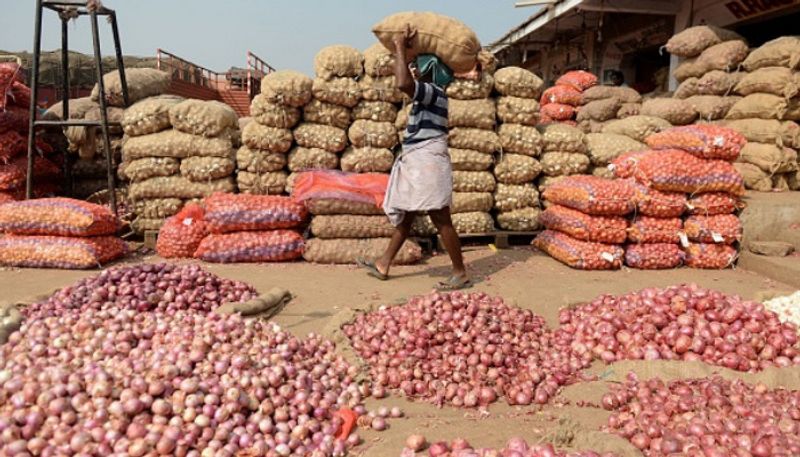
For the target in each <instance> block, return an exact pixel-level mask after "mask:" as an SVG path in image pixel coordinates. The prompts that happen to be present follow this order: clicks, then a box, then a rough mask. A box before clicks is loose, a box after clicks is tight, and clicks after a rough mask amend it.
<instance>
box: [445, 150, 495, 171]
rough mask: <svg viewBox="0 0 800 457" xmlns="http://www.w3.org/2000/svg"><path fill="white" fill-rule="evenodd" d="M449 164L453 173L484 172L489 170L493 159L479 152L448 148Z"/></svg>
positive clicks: (489, 155)
mask: <svg viewBox="0 0 800 457" xmlns="http://www.w3.org/2000/svg"><path fill="white" fill-rule="evenodd" d="M449 152H450V163H451V164H452V165H453V170H455V171H485V170H488V169H489V168H491V166H492V164H493V163H494V157H493V156H492V155H491V154H486V153H483V152H480V151H472V150H470V149H458V148H450V149H449Z"/></svg>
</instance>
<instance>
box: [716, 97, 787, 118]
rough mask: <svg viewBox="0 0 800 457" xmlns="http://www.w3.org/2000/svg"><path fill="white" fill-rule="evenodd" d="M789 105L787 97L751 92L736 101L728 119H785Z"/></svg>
mask: <svg viewBox="0 0 800 457" xmlns="http://www.w3.org/2000/svg"><path fill="white" fill-rule="evenodd" d="M787 108H788V105H787V103H786V99H784V98H783V97H779V96H777V95H770V94H750V95H748V96H747V97H744V98H743V99H741V100H739V101H738V102H736V104H735V105H733V106H732V107H731V109H730V110H729V111H728V115H727V116H726V117H725V118H726V119H732V120H736V119H749V118H757V119H783V117H784V115H785V114H786V110H787Z"/></svg>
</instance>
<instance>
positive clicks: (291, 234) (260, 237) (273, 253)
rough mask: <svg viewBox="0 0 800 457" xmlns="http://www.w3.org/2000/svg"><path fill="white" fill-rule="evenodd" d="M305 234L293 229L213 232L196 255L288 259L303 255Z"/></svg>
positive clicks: (237, 259) (209, 258)
mask: <svg viewBox="0 0 800 457" xmlns="http://www.w3.org/2000/svg"><path fill="white" fill-rule="evenodd" d="M303 244H304V241H303V237H302V235H300V234H299V233H297V232H295V231H292V230H272V231H266V232H234V233H223V234H211V235H208V236H207V237H205V238H203V241H201V242H200V245H199V246H198V247H197V250H196V251H195V253H194V257H195V258H197V259H200V260H203V261H206V262H216V263H239V262H287V261H290V260H297V259H299V258H300V257H301V256H302V255H303Z"/></svg>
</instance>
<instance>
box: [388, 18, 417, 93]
mask: <svg viewBox="0 0 800 457" xmlns="http://www.w3.org/2000/svg"><path fill="white" fill-rule="evenodd" d="M416 35H417V31H416V30H412V28H411V25H410V24H407V25H406V30H405V32H403V34H397V35H395V37H394V49H395V51H394V77H395V84H397V88H398V89H400V90H401V91H402V92H403V93H404V94H406V95H408V96H409V97H411V98H413V97H414V78H413V77H412V76H411V71H410V70H409V69H408V64H409V61H410V60H409V58H408V49H409V48H410V47H411V40H413V39H414V37H415V36H416Z"/></svg>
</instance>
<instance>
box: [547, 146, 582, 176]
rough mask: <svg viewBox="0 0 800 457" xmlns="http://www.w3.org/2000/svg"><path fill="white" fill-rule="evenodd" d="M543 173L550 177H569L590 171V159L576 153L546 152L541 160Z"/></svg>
mask: <svg viewBox="0 0 800 457" xmlns="http://www.w3.org/2000/svg"><path fill="white" fill-rule="evenodd" d="M540 163H541V165H542V171H543V172H544V174H546V175H548V176H569V175H576V174H580V173H585V172H586V171H587V170H589V164H590V161H589V157H587V156H586V155H584V154H578V153H574V152H545V153H544V154H542V157H541V158H540Z"/></svg>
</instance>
